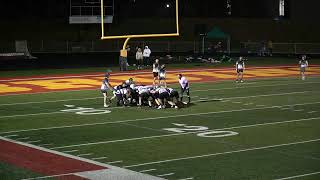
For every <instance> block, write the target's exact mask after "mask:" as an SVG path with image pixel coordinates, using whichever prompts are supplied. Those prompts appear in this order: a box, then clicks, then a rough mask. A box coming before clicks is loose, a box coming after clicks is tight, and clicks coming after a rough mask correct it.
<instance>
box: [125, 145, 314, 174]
mask: <svg viewBox="0 0 320 180" xmlns="http://www.w3.org/2000/svg"><path fill="white" fill-rule="evenodd" d="M318 141H320V139H312V140H308V141H299V142H291V143H285V144H277V145H270V146H262V147H254V148H248V149H241V150H235V151H227V152H221V153H213V154H204V155H199V156H188V157H183V158H176V159H167V160H162V161H154V162H148V163H141V164H134V165H129V166H124V167H125V168H132V167H139V166H145V165H152V164H161V163H168V162H175V161H181V160H190V159H197V158H204V157H212V156H219V155H226V154H234V153H241V152H248V151H256V150H264V149H270V148H276V147H284V146H290V145H297V144H305V143H311V142H318Z"/></svg>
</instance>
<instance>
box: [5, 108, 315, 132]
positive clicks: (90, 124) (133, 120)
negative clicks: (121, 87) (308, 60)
mask: <svg viewBox="0 0 320 180" xmlns="http://www.w3.org/2000/svg"><path fill="white" fill-rule="evenodd" d="M319 103H320V102H313V103H301V104H287V105H282V106H303V105H311V104H319ZM273 108H279V106H270V107H262V108H248V109H238V110H229V111H211V112H206V113H193V114H182V115H173V116H160V117H153V118H140V119H131V120H123V121H114V122H102V123H88V124H78V125H69V126H54V127H46V128H34V129H22V130H15V131H7V132H1V133H0V134H9V133H20V132H29V131H40V130H52V129H64V128H74V127H84V126H96V125H105V124H117V123H127V122H138V121H148V120H156V119H167V118H176V117H187V116H197V115H207V114H220V113H231V112H241V111H252V110H263V109H273Z"/></svg>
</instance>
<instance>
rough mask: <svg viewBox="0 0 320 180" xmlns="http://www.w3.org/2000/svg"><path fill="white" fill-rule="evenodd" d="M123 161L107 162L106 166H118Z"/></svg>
mask: <svg viewBox="0 0 320 180" xmlns="http://www.w3.org/2000/svg"><path fill="white" fill-rule="evenodd" d="M122 162H123V161H111V162H107V164H119V163H122Z"/></svg>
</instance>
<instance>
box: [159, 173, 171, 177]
mask: <svg viewBox="0 0 320 180" xmlns="http://www.w3.org/2000/svg"><path fill="white" fill-rule="evenodd" d="M172 175H174V173H167V174H159V175H157V176H158V177H166V176H172Z"/></svg>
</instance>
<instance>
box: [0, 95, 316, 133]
mask: <svg viewBox="0 0 320 180" xmlns="http://www.w3.org/2000/svg"><path fill="white" fill-rule="evenodd" d="M310 92H317V91H299V92H290V93H278V94H263V95H255V96H240V97H230V98H223V99H222V100H232V99H246V98H256V97H270V96H283V95H293V94H305V93H310ZM209 100H216V98H214V99H209ZM193 102H202V100H198V101H193ZM119 108H123V107H111V108H101V109H98V110H105V109H107V110H109V109H119ZM63 113H70V112H62V111H56V112H47V113H33V114H20V115H10V116H0V119H4V118H16V117H28V116H39V115H52V114H63ZM0 134H1V133H0Z"/></svg>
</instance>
